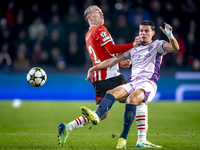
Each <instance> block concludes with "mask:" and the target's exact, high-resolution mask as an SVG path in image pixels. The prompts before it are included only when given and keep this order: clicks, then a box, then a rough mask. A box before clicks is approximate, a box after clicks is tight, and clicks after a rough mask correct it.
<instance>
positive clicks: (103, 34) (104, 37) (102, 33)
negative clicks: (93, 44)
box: [95, 25, 112, 46]
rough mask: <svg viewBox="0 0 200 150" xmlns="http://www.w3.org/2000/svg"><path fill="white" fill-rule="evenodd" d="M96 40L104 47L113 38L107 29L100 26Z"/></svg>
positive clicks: (96, 32)
mask: <svg viewBox="0 0 200 150" xmlns="http://www.w3.org/2000/svg"><path fill="white" fill-rule="evenodd" d="M95 40H96V41H98V42H99V43H100V45H101V46H104V45H105V44H107V43H108V42H111V41H112V37H111V36H110V34H109V32H108V30H107V29H106V27H105V26H103V25H100V26H99V27H98V28H97V29H96V31H95Z"/></svg>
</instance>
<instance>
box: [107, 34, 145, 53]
mask: <svg viewBox="0 0 200 150" xmlns="http://www.w3.org/2000/svg"><path fill="white" fill-rule="evenodd" d="M140 44H141V40H140V37H139V36H137V37H135V41H134V42H133V43H129V44H124V45H114V44H113V43H112V42H108V43H107V44H106V45H104V48H105V49H106V50H107V51H108V52H109V53H110V54H116V53H124V52H126V51H128V50H130V49H131V48H133V47H137V46H139V45H140Z"/></svg>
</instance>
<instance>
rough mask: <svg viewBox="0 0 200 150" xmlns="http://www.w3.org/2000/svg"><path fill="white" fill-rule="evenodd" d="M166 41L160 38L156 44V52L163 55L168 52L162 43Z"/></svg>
mask: <svg viewBox="0 0 200 150" xmlns="http://www.w3.org/2000/svg"><path fill="white" fill-rule="evenodd" d="M165 43H166V41H164V40H160V41H159V42H158V44H157V47H158V53H160V54H162V55H165V54H167V53H168V51H167V50H166V49H165V47H164V44H165Z"/></svg>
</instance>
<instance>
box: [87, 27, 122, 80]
mask: <svg viewBox="0 0 200 150" xmlns="http://www.w3.org/2000/svg"><path fill="white" fill-rule="evenodd" d="M85 40H86V46H87V50H88V52H89V55H90V58H91V60H92V63H93V66H96V65H98V64H99V63H100V62H102V61H104V60H106V59H108V58H112V54H110V53H109V52H108V51H107V50H106V49H105V48H104V47H103V46H104V45H106V44H107V43H108V42H113V40H112V37H111V35H110V34H109V32H108V31H107V29H106V27H105V26H103V25H97V26H91V27H90V28H89V31H88V32H87V34H86V36H85ZM113 44H114V43H113ZM118 75H120V72H119V65H118V64H117V65H115V66H112V67H109V68H106V69H102V70H97V71H94V72H93V74H92V82H95V81H101V80H106V79H109V78H112V77H115V76H118Z"/></svg>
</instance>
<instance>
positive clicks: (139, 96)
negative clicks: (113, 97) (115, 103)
mask: <svg viewBox="0 0 200 150" xmlns="http://www.w3.org/2000/svg"><path fill="white" fill-rule="evenodd" d="M144 97H145V95H144V91H143V90H137V91H135V92H134V93H132V94H131V95H129V97H128V98H127V102H126V103H127V104H134V105H138V104H140V103H141V102H142V101H143V100H144Z"/></svg>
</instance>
